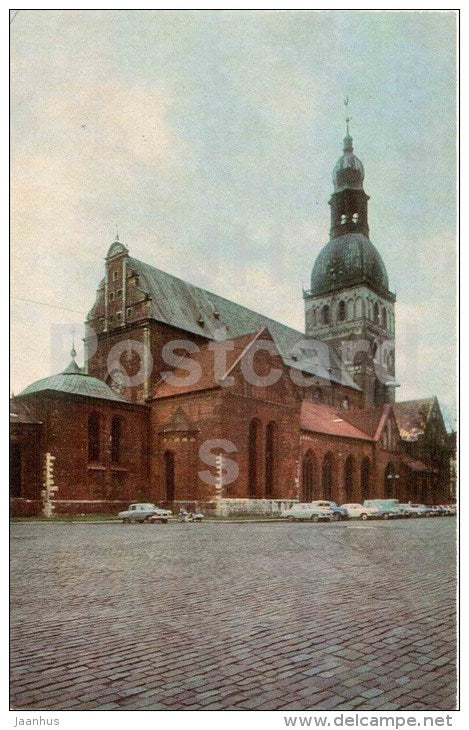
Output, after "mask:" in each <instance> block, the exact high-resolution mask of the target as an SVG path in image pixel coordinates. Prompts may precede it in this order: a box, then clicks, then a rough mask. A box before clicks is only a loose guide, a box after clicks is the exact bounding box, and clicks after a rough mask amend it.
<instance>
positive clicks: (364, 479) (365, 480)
mask: <svg viewBox="0 0 469 730" xmlns="http://www.w3.org/2000/svg"><path fill="white" fill-rule="evenodd" d="M370 472H371V462H370V460H369V458H368V457H366V458H365V459H363V461H362V467H361V475H360V490H361V499H362V502H363V501H364V500H365V499H370V498H371V494H370Z"/></svg>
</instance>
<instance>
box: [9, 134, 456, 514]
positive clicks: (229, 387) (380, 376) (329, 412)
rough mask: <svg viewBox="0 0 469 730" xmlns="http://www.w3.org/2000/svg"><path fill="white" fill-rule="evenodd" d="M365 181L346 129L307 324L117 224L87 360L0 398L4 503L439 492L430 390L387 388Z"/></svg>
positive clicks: (390, 351) (90, 324) (387, 295)
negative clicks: (127, 240) (156, 255)
mask: <svg viewBox="0 0 469 730" xmlns="http://www.w3.org/2000/svg"><path fill="white" fill-rule="evenodd" d="M363 181H364V168H363V165H362V163H361V161H360V160H359V159H358V158H357V157H356V156H355V155H354V152H353V147H352V138H351V137H350V135H349V131H348V128H347V134H346V137H345V139H344V148H343V155H342V156H341V157H340V158H339V160H338V162H337V164H336V165H335V167H334V171H333V183H334V192H333V194H332V197H331V199H330V201H329V204H330V210H331V228H330V240H329V242H328V243H327V244H326V245H325V246H324V247H323V248H322V250H321V251H320V253H319V255H318V257H317V259H316V261H315V263H314V266H313V270H312V274H311V286H310V289H309V290H307V291H304V292H303V298H304V303H305V331H304V332H299V331H296V330H294V329H291V328H290V327H287V326H285V325H283V324H280V323H279V322H276V321H274V320H272V319H269V318H268V317H266V316H264V315H262V314H259V313H257V312H254V311H252V310H250V309H247V308H246V307H243V306H241V305H239V304H236V303H235V302H232V301H229V300H227V299H224V298H223V297H220V296H218V295H215V294H212V293H210V292H208V291H205V290H203V289H200V288H198V287H196V286H194V285H192V284H190V283H189V282H186V281H182V280H181V279H178V278H176V277H175V276H172V275H171V274H168V273H166V272H164V271H161V270H160V269H157V268H155V267H154V266H152V265H150V264H147V263H143V262H141V261H139V260H137V259H135V258H133V257H132V256H131V255H130V252H129V250H128V249H127V247H126V246H125V245H124V244H123V243H122V242H121V241H119V239H118V237H117V240H116V241H114V243H113V244H112V245H111V247H110V249H109V251H108V253H107V256H106V259H105V274H104V278H103V279H102V281H101V282H100V283H99V286H98V289H97V294H96V300H95V303H94V305H93V307H92V308H91V310H90V312H89V314H88V317H87V321H86V337H85V363H84V367H83V368H81V367H79V366H78V365H77V363H76V360H75V357H76V353H75V352H74V351H73V350H72V359H71V362H70V364H69V366H68V367H67V368H66V369H65V370H64V371H63V372H62V373H59V374H57V375H52V376H50V377H47V378H44V379H42V380H39V381H37V382H35V383H32V384H31V385H29V386H28V387H27V388H25V389H24V390H23V391H22V392H21V393H20V394H19V395H17V396H16V397H14V398H13V399H12V402H11V418H10V420H11V443H10V460H11V477H10V501H11V508H12V513H13V514H16V515H20V514H41V513H44V514H54V513H55V514H65V513H70V514H74V513H114V512H116V511H118V510H119V509H120V508H122V506H123V505H127V504H128V503H129V502H130V501H150V502H155V503H159V504H166V505H171V506H172V507H173V508H176V509H177V508H178V506H179V505H182V504H184V505H191V506H193V505H197V506H198V507H199V508H201V509H203V510H204V511H206V512H207V513H210V512H216V513H218V514H227V513H240V512H267V513H268V512H276V511H278V510H279V509H280V508H281V507H282V506H284V505H285V504H290V503H291V502H292V501H294V500H300V501H310V500H312V499H320V498H324V499H332V500H335V501H337V502H338V503H343V502H349V501H362V500H364V499H367V498H373V497H385V496H387V497H390V496H395V497H397V498H399V499H400V500H401V501H409V500H416V501H422V502H425V503H438V502H445V501H447V500H448V499H449V492H448V489H449V450H448V439H447V434H446V429H445V426H444V422H443V418H442V415H441V411H440V408H439V406H438V401H437V399H436V398H430V399H424V400H417V401H408V402H401V403H396V402H395V389H396V386H397V383H396V380H395V347H394V341H395V339H394V332H395V319H394V304H395V300H396V297H395V294H394V293H393V292H392V291H390V289H389V283H388V277H387V273H386V268H385V265H384V263H383V260H382V258H381V256H380V254H379V253H378V251H377V249H376V248H375V247H374V245H373V244H372V243H371V241H370V238H369V228H368V214H367V209H368V200H369V197H368V195H367V194H366V193H365V191H364V189H363Z"/></svg>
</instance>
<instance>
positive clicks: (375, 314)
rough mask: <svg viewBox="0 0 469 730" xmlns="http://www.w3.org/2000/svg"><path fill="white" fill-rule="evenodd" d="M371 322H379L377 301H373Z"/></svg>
mask: <svg viewBox="0 0 469 730" xmlns="http://www.w3.org/2000/svg"><path fill="white" fill-rule="evenodd" d="M373 322H376V323H377V324H379V306H378V302H375V304H374V307H373Z"/></svg>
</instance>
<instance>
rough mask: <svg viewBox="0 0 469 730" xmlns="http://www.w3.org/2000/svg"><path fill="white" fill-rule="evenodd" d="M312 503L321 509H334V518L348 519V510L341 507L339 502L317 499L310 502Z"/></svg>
mask: <svg viewBox="0 0 469 730" xmlns="http://www.w3.org/2000/svg"><path fill="white" fill-rule="evenodd" d="M310 504H312V505H314V506H315V507H319V508H320V509H325V510H329V509H330V510H332V512H333V519H334V520H347V519H348V514H347V510H346V509H343V508H342V507H339V505H338V504H337V502H329V501H328V500H325V499H317V500H315V501H314V502H310Z"/></svg>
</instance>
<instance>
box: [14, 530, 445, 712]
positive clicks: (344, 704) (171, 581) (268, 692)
mask: <svg viewBox="0 0 469 730" xmlns="http://www.w3.org/2000/svg"><path fill="white" fill-rule="evenodd" d="M455 533H456V520H455V519H454V518H451V517H442V518H432V519H420V520H396V521H392V522H366V523H355V522H346V523H335V524H306V523H299V524H293V523H272V524H269V523H260V524H246V523H244V524H223V523H215V522H212V523H204V524H201V525H197V524H168V525H121V524H86V523H81V524H45V523H34V524H33V523H29V524H28V523H15V524H13V525H12V526H11V683H12V699H11V706H12V708H13V709H25V710H27V709H37V710H39V709H41V710H67V709H70V710H72V709H73V710H308V709H311V710H398V709H405V710H419V709H426V710H443V709H454V708H455V705H456V697H455V692H456V679H455V652H456V637H455V612H456V594H455V590H456V577H455V561H456V557H455Z"/></svg>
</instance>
